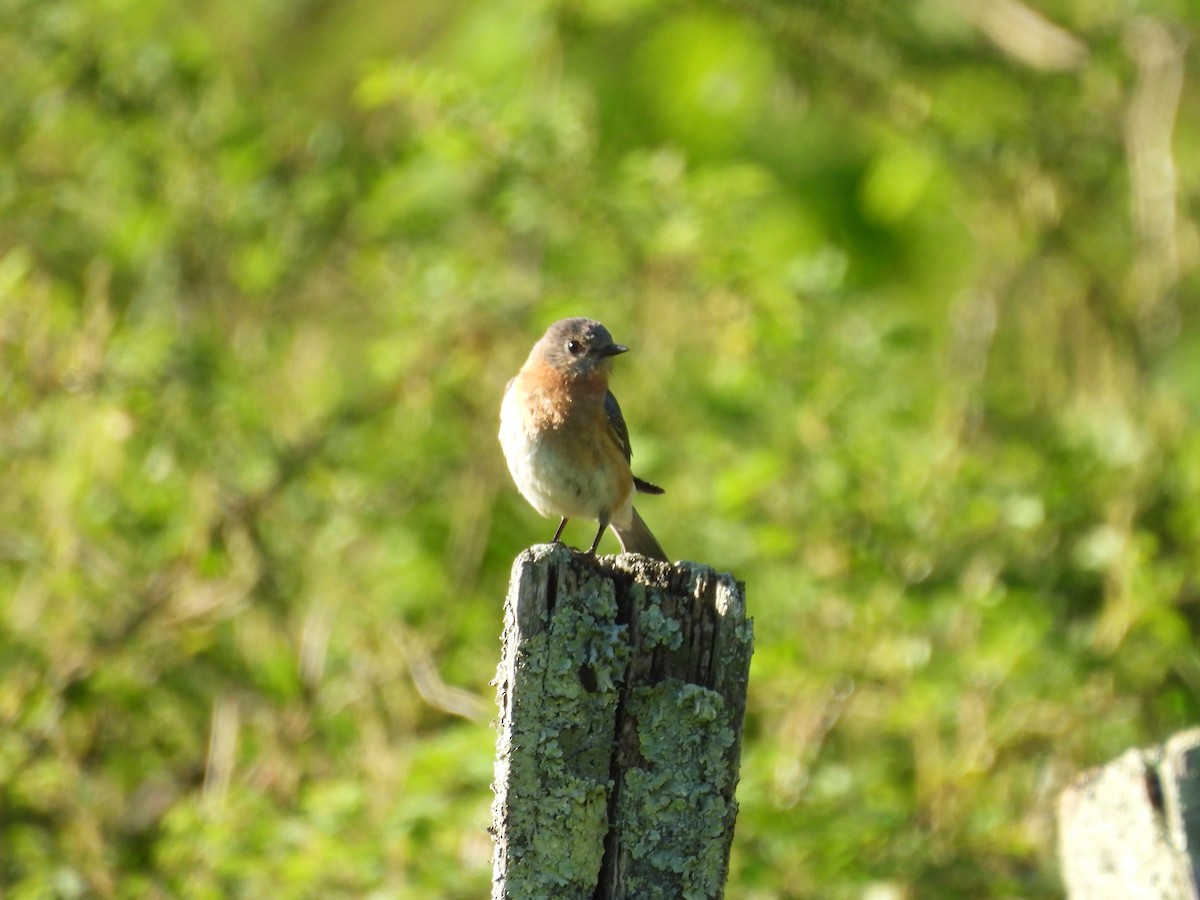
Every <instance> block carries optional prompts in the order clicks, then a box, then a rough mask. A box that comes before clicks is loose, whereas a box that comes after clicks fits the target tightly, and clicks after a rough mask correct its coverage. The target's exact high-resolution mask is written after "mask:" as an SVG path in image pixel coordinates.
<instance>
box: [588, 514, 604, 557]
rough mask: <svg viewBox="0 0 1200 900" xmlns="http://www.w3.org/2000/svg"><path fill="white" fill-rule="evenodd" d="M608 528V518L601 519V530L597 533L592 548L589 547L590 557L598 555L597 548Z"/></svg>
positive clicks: (602, 517)
mask: <svg viewBox="0 0 1200 900" xmlns="http://www.w3.org/2000/svg"><path fill="white" fill-rule="evenodd" d="M607 527H608V516H607V515H603V516H601V517H600V528H599V530H598V531H597V532H596V539H595V540H594V541H592V546H590V547H588V556H595V555H596V548H597V547H599V546H600V538H602V537H604V529H605V528H607Z"/></svg>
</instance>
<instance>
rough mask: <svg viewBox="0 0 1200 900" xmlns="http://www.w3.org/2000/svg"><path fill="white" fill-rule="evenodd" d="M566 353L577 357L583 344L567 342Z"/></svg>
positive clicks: (581, 350)
mask: <svg viewBox="0 0 1200 900" xmlns="http://www.w3.org/2000/svg"><path fill="white" fill-rule="evenodd" d="M567 352H568V353H570V354H571V355H572V356H578V355H579V354H580V353H582V352H583V344H582V343H580V342H579V341H567Z"/></svg>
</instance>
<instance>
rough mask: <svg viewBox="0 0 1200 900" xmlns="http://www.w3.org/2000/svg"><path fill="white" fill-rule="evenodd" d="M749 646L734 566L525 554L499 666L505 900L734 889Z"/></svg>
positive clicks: (500, 874)
mask: <svg viewBox="0 0 1200 900" xmlns="http://www.w3.org/2000/svg"><path fill="white" fill-rule="evenodd" d="M752 644H753V623H752V622H751V621H750V620H749V619H747V618H746V605H745V594H744V591H743V587H742V585H741V584H739V583H738V582H737V581H735V580H734V579H733V577H732V576H730V575H724V574H719V573H717V572H715V571H713V570H712V569H709V568H708V567H706V566H701V565H697V564H695V563H678V564H676V565H673V566H672V565H669V564H667V563H660V562H656V561H654V560H650V559H646V558H645V557H642V556H634V555H621V556H616V557H600V558H598V559H596V558H589V557H585V556H582V555H581V554H578V553H574V552H572V551H570V550H568V549H566V548H565V547H562V546H560V545H553V544H545V545H539V546H536V547H532V548H530V549H529V550H526V551H524V552H523V553H521V555H520V556H518V557H517V560H516V562H515V563H514V564H513V572H512V581H511V583H510V585H509V592H508V599H507V601H506V603H505V607H504V649H503V659H502V662H501V664H500V668H499V671H498V673H497V676H496V684H497V692H496V693H497V700H498V702H499V705H500V721H499V726H498V727H499V737H498V740H497V747H496V780H495V784H494V785H493V788H494V790H495V802H494V804H493V807H492V834H493V837H494V839H495V856H494V863H495V865H494V871H493V882H492V897H493V898H496V900H501V898H512V900H540V898H555V900H558V898H563V900H569V898H588V900H592V898H597V900H600V898H638V900H654V898H672V900H675V898H689V900H699V898H717V897H721V896H722V894H723V892H724V884H725V876H726V871H727V869H728V864H729V847H730V844H731V842H732V839H733V824H734V818H735V816H736V814H737V804H736V802H735V801H734V796H733V795H734V788H735V787H736V785H737V777H738V762H739V758H740V754H741V740H742V720H743V717H744V715H745V709H746V679H747V675H748V671H749V666H750V654H751V650H752Z"/></svg>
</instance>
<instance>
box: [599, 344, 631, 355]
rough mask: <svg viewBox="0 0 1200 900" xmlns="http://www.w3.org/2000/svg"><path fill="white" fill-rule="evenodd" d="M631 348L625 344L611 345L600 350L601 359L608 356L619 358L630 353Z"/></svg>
mask: <svg viewBox="0 0 1200 900" xmlns="http://www.w3.org/2000/svg"><path fill="white" fill-rule="evenodd" d="M628 352H629V348H628V347H626V346H625V345H624V344H609V345H608V346H607V347H601V348H600V356H601V358H603V357H606V356H619V355H620V354H622V353H628Z"/></svg>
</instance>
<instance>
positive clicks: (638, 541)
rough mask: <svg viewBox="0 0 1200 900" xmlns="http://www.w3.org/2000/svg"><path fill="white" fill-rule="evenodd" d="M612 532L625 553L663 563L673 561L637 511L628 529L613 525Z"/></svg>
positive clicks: (634, 512)
mask: <svg viewBox="0 0 1200 900" xmlns="http://www.w3.org/2000/svg"><path fill="white" fill-rule="evenodd" d="M612 530H613V533H614V534H616V536H617V540H618V541H619V542H620V544H621V549H622V550H623V551H624V552H626V553H640V554H642V556H648V557H650V558H651V559H661V560H662V561H663V562H670V561H671V560H670V559H669V558H668V557H667V551H665V550H663V548H662V545H661V544H659V542H658V538H656V537H655V536H654V534H653V533H652V532H651V531H650V529H649V528H647V527H646V523H645V522H643V521H642V517H641V516H639V515H638V511H637V510H636V509H635V510H634V511H633V522H632V523H631V524H630V525H629V527H628V528H618V527H617V526H616V525H613V526H612Z"/></svg>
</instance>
